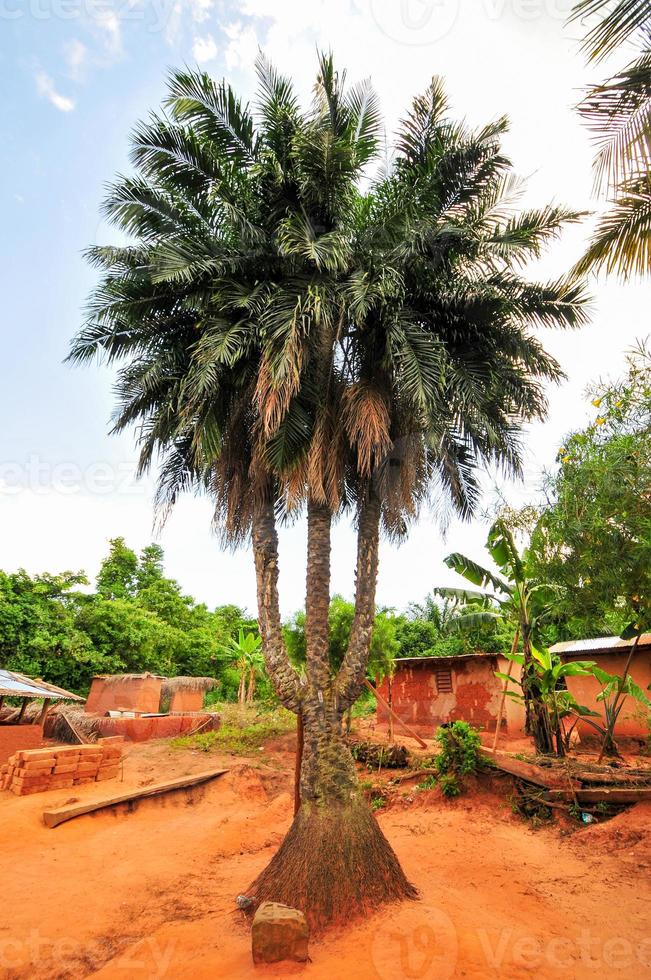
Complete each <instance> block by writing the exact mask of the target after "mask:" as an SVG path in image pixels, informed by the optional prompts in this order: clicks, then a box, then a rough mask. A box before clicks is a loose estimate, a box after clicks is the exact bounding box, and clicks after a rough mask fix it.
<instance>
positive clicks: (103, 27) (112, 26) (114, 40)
mask: <svg viewBox="0 0 651 980" xmlns="http://www.w3.org/2000/svg"><path fill="white" fill-rule="evenodd" d="M93 20H94V22H95V24H96V26H97V27H98V28H99V31H100V34H101V36H102V40H103V43H104V48H105V50H106V53H107V54H109V55H111V56H113V57H115V56H117V55H119V54H120V53H121V52H122V29H121V24H120V18H119V16H118V14H117V13H116V11H115V10H106V9H102V10H100V11H98V12H96V13H94V14H93Z"/></svg>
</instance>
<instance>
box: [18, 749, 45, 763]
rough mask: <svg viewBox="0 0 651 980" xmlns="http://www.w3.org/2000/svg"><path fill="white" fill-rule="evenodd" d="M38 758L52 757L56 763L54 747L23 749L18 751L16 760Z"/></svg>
mask: <svg viewBox="0 0 651 980" xmlns="http://www.w3.org/2000/svg"><path fill="white" fill-rule="evenodd" d="M37 759H52V764H53V765H54V751H53V750H52V749H23V750H22V751H21V752H17V753H16V762H36V760H37Z"/></svg>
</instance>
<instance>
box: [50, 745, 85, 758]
mask: <svg viewBox="0 0 651 980" xmlns="http://www.w3.org/2000/svg"><path fill="white" fill-rule="evenodd" d="M79 754H80V753H79V746H78V745H57V747H56V749H54V755H55V757H56V758H57V759H62V758H64V757H65V758H68V757H70V758H75V759H76V758H77V757H78V756H79Z"/></svg>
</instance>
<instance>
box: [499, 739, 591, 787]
mask: <svg viewBox="0 0 651 980" xmlns="http://www.w3.org/2000/svg"><path fill="white" fill-rule="evenodd" d="M481 754H482V755H483V756H484V758H486V759H488V760H489V761H490V762H492V763H493V765H494V766H497V768H498V769H501V770H502V772H508V773H509V775H511V776H517V778H518V779H524V780H525V782H527V783H533V784H534V786H542V788H543V789H563V788H566V789H570V788H577V787H579V786H580V784H579V783H576V782H574V781H573V780H570V779H568V777H567V776H566V775H565V774H564V773H562V772H559V771H558V770H557V769H543V768H542V767H541V766H534V765H532V764H531V763H530V762H523V761H522V759H514V758H513V756H512V755H506V753H504V752H494V751H493V750H492V749H487V748H482V750H481Z"/></svg>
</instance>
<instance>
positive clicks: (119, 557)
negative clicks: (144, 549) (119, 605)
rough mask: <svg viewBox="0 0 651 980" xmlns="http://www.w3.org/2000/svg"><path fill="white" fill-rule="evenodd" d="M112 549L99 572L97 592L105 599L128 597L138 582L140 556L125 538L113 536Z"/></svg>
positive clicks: (133, 592)
mask: <svg viewBox="0 0 651 980" xmlns="http://www.w3.org/2000/svg"><path fill="white" fill-rule="evenodd" d="M109 546H110V550H109V553H108V555H107V557H106V558H105V559H104V560H103V561H102V564H101V565H100V570H99V572H98V574H97V592H98V595H101V596H103V598H105V599H128V598H131V597H132V596H134V595H135V593H136V588H137V584H138V556H137V555H136V553H135V551H132V549H131V548H128V547H127V545H126V543H125V540H124V538H112V539H111V541H109Z"/></svg>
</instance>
